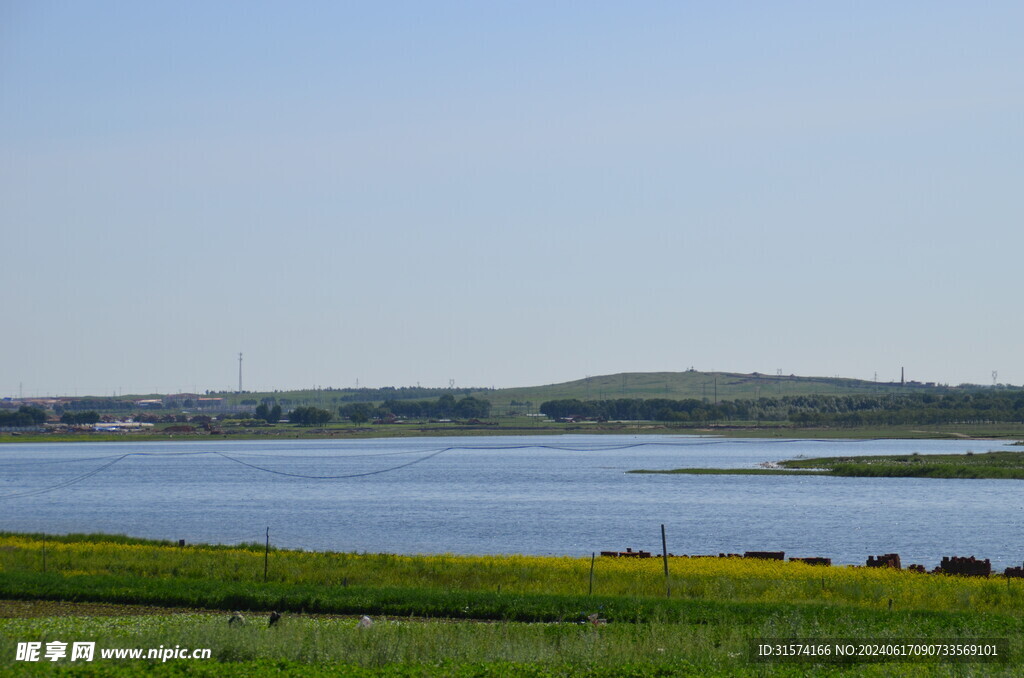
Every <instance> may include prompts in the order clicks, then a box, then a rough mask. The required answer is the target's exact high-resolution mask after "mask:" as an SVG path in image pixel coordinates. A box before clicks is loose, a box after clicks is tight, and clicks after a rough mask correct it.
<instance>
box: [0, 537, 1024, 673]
mask: <svg viewBox="0 0 1024 678" xmlns="http://www.w3.org/2000/svg"><path fill="white" fill-rule="evenodd" d="M44 551H45V556H44ZM264 558H265V554H264V552H263V550H262V549H261V548H260V546H259V545H255V544H254V545H242V546H236V547H226V546H204V545H196V546H186V547H184V548H180V547H178V546H176V545H172V544H168V543H164V542H153V541H147V540H136V539H129V538H110V537H106V536H103V535H79V536H71V537H52V536H51V537H46V538H45V539H44V538H43V536H42V535H16V534H2V535H0V673H2V674H3V675H51V674H57V675H89V676H107V675H109V676H130V675H158V676H163V675H168V676H171V675H174V676H177V675H190V676H192V675H202V676H207V675H209V676H214V675H239V676H241V675H265V674H266V675H269V674H277V673H283V674H284V675H295V676H320V675H373V676H378V675H379V676H504V675H521V676H576V675H585V676H586V675H591V676H648V675H664V676H675V675H680V676H690V675H692V676H698V675H700V676H703V675H710V676H734V675H735V676H797V675H843V676H846V675H852V676H883V675H885V676H888V675H904V676H926V675H927V676H931V675H935V676H970V675H979V676H980V675H986V676H987V675H995V676H1011V675H1020V674H1021V673H1022V672H1024V660H1022V659H1021V658H1020V657H1019V655H1020V653H1021V651H1022V650H1024V646H1022V645H1021V635H1022V633H1024V581H1017V580H1007V579H1005V578H1003V577H992V578H963V577H952V576H937V575H921V574H915V573H910V572H901V571H895V570H888V569H877V568H853V567H817V566H811V565H805V564H802V563H786V562H780V561H757V560H750V559H735V558H721V559H719V558H672V559H669V576H668V578H667V579H666V578H665V574H664V571H663V565H662V562H661V560H660V559H658V558H652V559H632V558H629V559H627V558H597V559H596V561H594V563H593V564H594V570H593V579H591V559H589V558H582V559H581V558H552V557H533V556H494V557H481V556H451V555H448V556H445V555H436V556H398V555H389V554H351V553H309V552H300V551H286V550H273V549H272V550H271V551H270V554H269V558H267V560H266V561H265V560H264ZM44 560H45V572H44V571H43V570H44ZM265 564H266V566H267V581H266V582H264V565H265ZM591 587H592V588H591ZM19 601H20V602H19ZM39 601H44V602H39ZM45 601H49V602H45ZM58 601H78V603H79V605H78V606H77V607H76V606H73V605H70V604H67V603H61V602H58ZM85 603H88V604H85ZM97 603H102V604H103V605H102V606H99V605H96V604H97ZM138 605H147V606H156V607H158V608H167V612H160V611H159V610H158V609H157V610H154V609H141V610H140V609H137V608H135V607H134V606H138ZM119 606H125V607H123V608H120V607H119ZM182 608H184V610H183V609H182ZM76 609H78V610H79V611H77V612H76V611H75V610H76ZM230 610H241V611H242V613H243V615H244V616H245V617H246V618H247V624H246V625H245V626H243V627H238V626H232V625H229V624H228V621H227V620H228V615H229V611H230ZM270 610H278V611H281V612H283V613H284V618H283V621H282V622H281V623H280V624H279V625H278V626H275V627H274V628H269V627H268V625H267V614H268V613H269V611H270ZM364 614H365V615H369V616H371V618H372V619H373V620H374V623H373V625H372V627H371V628H369V629H360V628H357V618H358V617H359V616H360V615H364ZM591 614H597V615H599V617H600V618H601V619H604V620H607V623H606V624H600V625H595V624H592V623H590V622H589V621H588V620H587V617H588V616H589V615H591ZM758 638H817V639H839V638H842V639H851V638H853V639H856V638H862V639H868V638H871V639H890V640H891V639H912V638H914V639H920V638H927V639H933V640H939V639H949V640H952V639H965V638H1005V639H1008V641H1009V646H1010V652H1011V655H1010V657H1009V658H1008V661H1007V662H1005V663H998V664H981V663H960V664H958V663H950V662H944V661H931V662H917V663H901V662H884V663H868V662H852V663H847V664H835V663H830V662H818V663H816V664H815V663H806V662H776V663H759V662H755V661H752V660H751V658H750V656H749V646H750V642H751V641H752V640H754V639H758ZM54 640H60V641H63V642H68V643H72V642H79V641H87V642H95V643H97V647H98V648H157V647H159V646H163V647H164V648H169V647H174V646H180V647H187V648H209V649H210V650H211V658H210V659H209V660H187V659H173V660H170V661H167V662H165V663H161V662H159V661H154V660H143V659H140V660H121V661H118V660H113V659H106V660H104V659H96V660H95V661H94V662H92V663H89V664H74V665H73V664H72V662H70V661H68V660H67V659H65V660H62V661H60V662H57V663H52V662H47V663H31V662H17V661H15V660H14V657H15V656H16V648H17V644H18V643H19V642H20V643H24V642H40V643H42V644H44V645H45V643H47V642H52V641H54Z"/></svg>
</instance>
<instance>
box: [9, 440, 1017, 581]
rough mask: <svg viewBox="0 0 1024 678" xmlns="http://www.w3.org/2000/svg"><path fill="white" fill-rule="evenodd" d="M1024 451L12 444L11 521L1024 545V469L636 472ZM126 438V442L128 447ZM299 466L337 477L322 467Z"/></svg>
mask: <svg viewBox="0 0 1024 678" xmlns="http://www.w3.org/2000/svg"><path fill="white" fill-rule="evenodd" d="M1005 449H1017V450H1020V449H1021V448H1019V447H1017V448H1012V447H1008V446H1007V445H1005V444H1004V443H1001V442H994V441H977V440H971V441H957V440H869V441H835V440H830V441H808V440H804V441H800V440H785V441H776V440H754V439H750V440H746V439H720V438H706V437H698V436H544V437H534V436H531V437H474V438H463V437H460V438H416V439H380V440H360V441H333V440H324V441H274V442H262V441H218V442H168V443H114V444H102V443H77V444H32V445H19V444H13V445H12V444H6V445H3V446H2V447H0V530H8V531H32V532H49V533H69V532H108V533H121V534H128V535H132V536H139V537H152V538H159V539H173V540H177V539H186V540H187V541H189V542H211V543H230V544H234V543H239V542H242V541H256V542H260V543H262V542H263V540H264V537H265V531H266V529H267V527H269V528H270V537H271V542H272V543H273V544H274V545H276V546H281V547H289V548H303V549H309V550H337V551H367V552H391V553H462V554H489V553H527V554H557V555H573V556H589V555H590V554H591V553H592V552H594V551H601V550H624V549H625V548H626V547H631V548H633V549H645V550H649V551H652V552H656V553H657V552H660V550H661V533H660V527H659V526H660V525H661V524H662V523H664V524H665V526H666V530H667V533H668V545H669V551H671V552H673V553H689V554H702V553H719V552H731V553H735V552H743V551H747V550H780V551H785V552H786V555H787V557H788V556H825V557H831V558H832V559H833V562H836V563H853V564H863V562H864V560H865V559H866V558H867V556H868V555H873V554H881V553H893V552H896V553H899V554H900V555H901V558H902V560H903V563H904V564H909V563H912V562H913V563H922V564H924V565H926V566H928V567H929V568H931V567H934V566H935V565H937V564H938V562H939V560H941V558H942V556H951V555H959V556H969V555H975V556H977V557H979V558H991V559H992V562H993V566H994V567H999V568H1003V567H1007V566H1009V565H1020V564H1021V562H1022V560H1024V511H1022V509H1024V481H1015V480H959V481H958V480H926V479H905V478H831V477H820V476H807V477H798V476H781V477H768V476H691V475H638V474H628V473H626V471H628V470H630V469H638V468H644V469H671V468H679V467H684V466H691V467H728V468H734V467H747V468H753V467H756V466H757V465H758V464H759V463H761V462H766V461H778V460H781V459H791V458H794V457H799V456H808V457H809V456H838V455H850V456H853V455H869V454H911V453H913V452H919V453H921V454H938V453H955V452H967V451H974V452H977V453H981V452H986V451H989V450H1005ZM124 455H128V456H124ZM302 476H330V477H329V478H316V479H314V478H306V477H302Z"/></svg>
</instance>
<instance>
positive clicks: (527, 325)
mask: <svg viewBox="0 0 1024 678" xmlns="http://www.w3.org/2000/svg"><path fill="white" fill-rule="evenodd" d="M1022 27H1024V3H1021V2H1019V1H1016V0H1015V1H1010V2H999V1H995V2H986V3H965V2H941V1H928V2H923V1H922V2H900V3H892V2H825V3H823V2H770V3H769V2H702V3H697V2H643V3H621V2H515V3H511V2H510V3H491V2H439V1H433V2H418V1H416V2H380V3H375V2H361V3H353V2H299V3H285V2H248V1H247V2H241V1H238V2H230V1H224V2H192V1H182V0H175V1H174V2H127V1H120V2H96V1H89V0H85V1H83V2H68V1H61V2H51V1H47V0H3V1H2V2H0V149H2V155H0V229H2V230H0V286H2V287H0V289H2V290H3V293H4V296H5V299H6V304H5V306H6V309H5V312H4V320H3V323H2V329H0V356H2V357H0V396H4V395H17V394H18V392H19V389H20V390H21V391H23V392H24V394H25V395H26V396H28V395H45V394H68V395H73V394H78V395H84V394H87V393H93V394H110V393H112V392H115V391H120V392H124V393H138V392H152V391H160V392H174V391H185V390H189V391H191V390H193V389H198V390H200V391H201V390H205V389H223V388H234V387H235V386H236V384H237V366H238V363H237V354H238V352H239V351H242V352H244V354H245V362H244V369H245V384H244V385H245V387H246V388H247V389H253V390H255V389H273V388H281V389H285V388H297V387H309V386H314V385H319V386H336V387H342V386H352V385H354V384H355V383H356V380H357V379H358V380H359V383H360V384H361V385H366V386H385V385H396V386H401V385H414V384H416V383H420V384H422V385H424V386H427V385H430V386H447V385H448V384H449V380H450V379H454V380H455V383H456V385H458V386H472V385H477V386H498V387H501V386H518V385H529V384H541V383H553V382H559V381H565V380H570V379H576V378H581V377H583V376H585V375H596V374H608V373H615V372H621V371H663V370H667V371H675V370H683V369H686V368H689V367H690V366H694V367H696V368H697V369H699V370H711V369H716V370H729V371H742V372H751V371H759V372H764V373H774V372H775V370H776V369H782V370H783V371H784V373H786V374H791V373H793V374H799V375H828V376H833V375H842V376H849V377H860V378H866V379H872V378H874V375H875V373H877V374H878V378H879V379H880V380H891V379H898V378H899V372H900V367H901V366H905V367H906V369H907V377H908V378H913V379H918V380H921V381H938V382H945V383H951V384H957V383H961V382H973V383H991V379H992V371H993V370H997V371H998V374H999V381H1000V382H1003V383H1012V384H1022V383H1024V364H1022V352H1021V348H1022V337H1024V310H1022V289H1024V284H1022V283H1024V279H1022V276H1021V270H1022V256H1024V218H1022V217H1024V205H1022V200H1024V41H1022V40H1021V29H1022Z"/></svg>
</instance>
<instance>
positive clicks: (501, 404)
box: [126, 370, 984, 415]
mask: <svg viewBox="0 0 1024 678" xmlns="http://www.w3.org/2000/svg"><path fill="white" fill-rule="evenodd" d="M976 388H984V387H981V386H978V387H976ZM928 390H931V391H934V392H936V393H939V392H944V391H949V390H954V389H950V388H949V387H947V386H941V385H936V384H933V383H928V384H922V383H919V382H913V381H912V382H907V383H906V384H902V385H901V384H900V383H899V382H895V383H894V382H884V383H883V382H873V381H865V380H863V379H844V378H840V377H798V376H795V375H789V376H784V375H775V374H759V373H757V372H754V373H752V374H739V373H736V372H698V371H696V370H688V371H686V372H626V373H621V374H609V375H602V376H594V377H586V378H584V379H577V380H575V381H567V382H564V383H560V384H548V385H545V386H526V387H520V388H500V389H477V388H458V389H454V390H451V389H441V388H419V387H404V388H381V389H365V388H364V389H350V388H324V389H313V390H298V391H273V392H251V393H241V394H239V393H229V392H222V393H209V394H207V395H208V396H211V397H222V398H224V400H225V402H226V404H228V405H240V404H248V405H253V404H255V403H258V402H260V401H261V400H263V399H264V398H273V399H275V400H276V401H277V402H279V403H281V404H282V406H283V407H285V408H288V407H295V406H299V405H306V406H315V407H322V408H325V409H331V410H336V409H337V408H338V406H340V405H343V404H345V403H351V402H381V401H383V400H386V399H390V398H396V399H416V400H436V399H437V398H438V397H439V396H440V395H442V394H444V393H451V394H452V395H454V396H455V397H456V398H461V397H463V396H466V395H472V396H474V397H477V398H485V399H487V400H489V401H490V402H491V403H492V406H493V408H494V409H493V410H492V411H493V413H494V414H496V415H501V414H507V413H509V412H520V413H526V412H536V411H537V408H538V407H539V406H540V404H541V403H542V402H544V401H547V400H560V399H565V398H577V399H580V400H605V399H616V398H670V399H674V400H682V399H687V398H696V399H700V400H704V399H706V400H707V401H708V402H715V400H716V399H717V400H718V401H722V400H738V399H756V398H759V397H760V398H769V397H777V396H798V395H856V394H878V393H910V392H920V391H928ZM131 397H132V396H126V399H127V398H131ZM149 397H154V398H159V397H160V396H149Z"/></svg>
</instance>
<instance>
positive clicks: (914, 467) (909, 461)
mask: <svg viewBox="0 0 1024 678" xmlns="http://www.w3.org/2000/svg"><path fill="white" fill-rule="evenodd" d="M630 473H681V474H722V475H826V476H846V477H860V478H966V479H980V478H989V479H998V480H1024V452H986V453H984V454H974V453H972V452H968V453H966V454H929V455H921V454H916V453H915V454H896V455H879V456H873V457H820V458H816V459H790V460H787V461H780V462H778V468H755V469H749V468H747V469H743V468H740V469H707V468H679V469H670V470H665V471H657V470H649V469H638V470H635V471H630Z"/></svg>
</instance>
